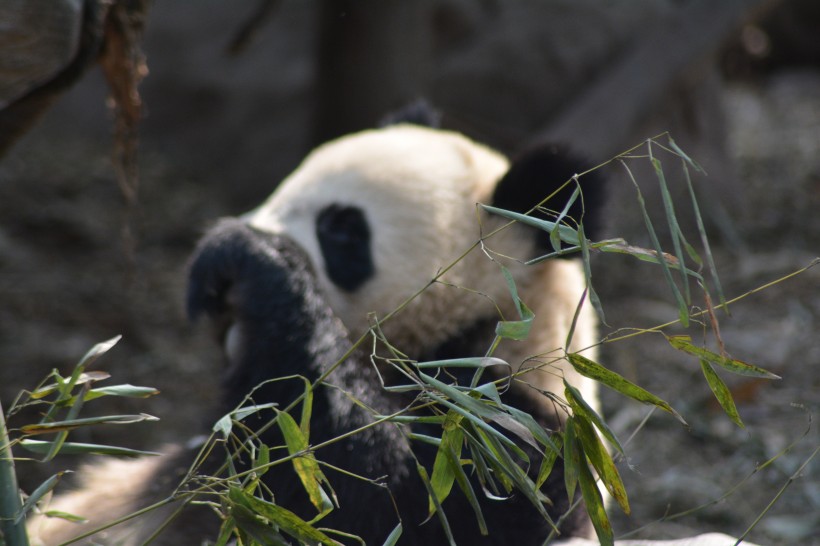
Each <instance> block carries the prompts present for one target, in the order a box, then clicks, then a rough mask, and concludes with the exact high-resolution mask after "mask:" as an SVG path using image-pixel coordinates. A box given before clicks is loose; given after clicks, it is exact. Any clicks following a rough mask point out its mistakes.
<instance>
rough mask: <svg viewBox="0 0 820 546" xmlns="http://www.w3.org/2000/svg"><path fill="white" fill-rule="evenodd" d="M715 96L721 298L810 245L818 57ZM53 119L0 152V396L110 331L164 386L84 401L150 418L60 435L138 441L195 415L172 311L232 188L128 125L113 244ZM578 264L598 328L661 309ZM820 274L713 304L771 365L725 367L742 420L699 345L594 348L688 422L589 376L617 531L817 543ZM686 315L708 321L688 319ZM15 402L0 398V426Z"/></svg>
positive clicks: (28, 470) (135, 365)
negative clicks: (600, 418)
mask: <svg viewBox="0 0 820 546" xmlns="http://www.w3.org/2000/svg"><path fill="white" fill-rule="evenodd" d="M725 99H726V104H727V108H728V112H729V123H730V137H731V138H730V143H731V149H732V154H733V156H734V158H735V159H736V161H737V167H738V175H739V176H740V177H741V179H742V180H743V181H744V184H745V186H746V190H747V192H748V193H747V195H745V196H739V197H738V200H737V202H734V203H729V204H727V208H728V211H727V212H728V215H729V216H730V217H731V218H732V219H733V221H734V223H733V224H732V226H733V227H732V228H731V229H729V228H727V230H726V231H725V232H723V233H720V234H718V236H717V237H715V242H716V244H717V246H716V249H715V255H716V259H717V262H718V269H719V272H720V274H721V280H722V282H723V286H724V289H725V292H726V296H727V298H734V297H736V296H740V295H742V294H745V293H747V292H749V291H751V290H754V289H757V288H760V287H763V286H764V285H766V284H767V283H770V282H772V281H774V280H776V279H779V278H781V277H783V276H785V275H787V274H789V273H792V272H794V271H797V270H799V269H801V268H803V267H806V266H807V265H809V264H810V263H811V262H812V260H813V259H814V258H815V257H816V256H818V255H820V73H818V72H816V71H815V72H790V73H781V74H780V75H779V76H777V77H773V78H769V79H766V80H763V81H761V82H759V83H757V84H756V85H737V86H733V87H731V88H729V89H728V90H727V91H726V96H725ZM59 107H60V106H59V105H58V108H59ZM77 115H78V123H82V119H83V118H82V115H81V114H77ZM80 126H81V125H80ZM53 129H54V128H53V127H52V126H51V125H50V124H49V120H48V119H46V121H45V123H44V124H43V125H41V126H40V127H38V128H37V129H35V131H33V132H32V133H31V134H29V135H28V136H27V137H26V138H25V139H24V140H23V141H22V142H21V143H20V144H19V145H18V146H17V147H16V148H15V149H14V150H13V151H12V153H11V154H10V155H9V156H7V157H6V158H4V159H3V161H2V162H0V399H2V400H3V403H4V407H6V408H7V407H8V406H9V404H10V402H11V400H12V399H13V398H14V396H15V395H16V393H17V392H18V391H19V390H20V389H23V388H30V387H32V386H34V385H35V384H36V382H37V381H38V380H39V379H40V378H41V377H42V376H43V375H45V374H46V373H48V371H49V370H50V369H52V368H59V369H60V370H63V371H65V370H67V369H68V368H69V367H70V365H71V364H72V363H73V362H74V361H75V360H76V359H78V358H79V357H80V356H81V355H82V354H83V353H84V352H85V351H86V350H87V349H88V348H90V347H91V346H92V345H93V344H94V343H96V342H98V341H102V340H105V339H108V338H110V337H112V336H114V335H117V334H123V336H124V337H123V340H122V341H121V342H120V344H119V345H118V346H117V348H115V349H114V350H113V351H112V352H111V353H110V354H109V355H107V356H106V357H104V360H103V361H101V363H100V366H101V367H102V368H103V369H105V370H107V371H109V372H111V373H112V374H113V375H114V379H115V380H116V382H122V383H126V382H127V383H133V384H142V385H151V386H155V387H158V388H160V389H161V390H162V391H163V392H162V395H161V396H158V397H155V398H153V399H150V400H146V401H134V400H119V401H106V402H102V401H101V402H100V404H99V407H100V409H99V410H95V411H111V412H117V413H136V412H146V413H150V414H153V415H157V416H160V417H161V418H162V422H161V423H146V424H139V425H135V426H130V427H120V428H114V427H110V428H105V429H97V430H92V431H90V432H84V433H82V434H81V435H79V437H77V438H76V440H77V441H91V442H115V443H116V442H118V443H121V444H124V445H128V446H131V447H137V448H144V449H145V448H147V449H150V448H152V447H156V445H158V444H161V443H163V442H166V441H172V440H174V439H176V438H179V437H180V436H182V435H183V434H185V433H187V432H189V431H190V430H192V427H193V428H196V427H197V426H199V425H200V424H201V423H202V420H203V417H202V415H201V414H200V413H199V412H198V410H197V409H196V407H194V406H192V405H190V404H185V403H181V402H182V401H185V400H187V399H190V397H192V396H196V397H197V398H200V399H207V398H211V397H212V396H213V392H214V390H213V389H214V383H215V381H216V379H217V378H218V376H219V364H220V362H219V355H218V354H216V350H215V349H214V348H213V346H212V345H211V344H210V343H209V340H207V339H205V337H206V336H204V335H203V333H202V332H199V331H198V330H197V329H195V328H191V327H190V326H189V325H188V324H187V322H186V320H185V317H184V313H183V310H182V299H183V293H184V271H185V263H186V258H187V256H188V254H189V253H190V251H191V249H192V248H193V245H194V244H195V241H196V240H197V238H198V236H199V235H200V234H201V233H202V231H203V230H204V229H205V228H206V227H207V225H208V224H209V223H210V222H212V221H213V220H214V219H215V218H217V217H219V216H220V215H224V214H236V213H239V212H242V211H243V210H244V209H243V207H245V206H246V205H249V204H250V203H245V202H241V203H237V202H232V201H231V200H230V199H226V198H224V194H225V193H226V192H227V190H226V189H224V187H223V188H222V189H216V188H215V187H214V186H213V185H208V184H205V183H204V182H203V178H202V177H200V176H199V175H197V174H194V173H191V172H190V171H186V170H185V169H184V168H180V167H179V166H178V165H177V164H176V163H175V162H174V160H173V157H172V155H171V153H170V152H169V151H168V150H165V149H163V148H162V147H161V146H156V145H152V144H151V143H150V142H146V143H144V146H143V148H142V152H141V153H142V157H141V164H142V167H141V168H142V176H141V184H142V185H141V188H140V209H139V211H138V213H137V214H136V216H135V218H134V219H133V221H134V225H135V226H136V227H137V228H138V229H137V231H138V236H139V239H138V249H137V253H136V255H135V260H134V261H133V262H131V261H129V260H128V259H126V257H125V255H124V245H123V239H122V237H121V234H120V230H121V226H122V225H123V216H124V214H125V212H124V207H123V206H122V205H121V197H120V195H119V190H118V188H117V186H116V183H115V182H114V180H115V178H114V173H113V169H112V167H111V164H110V160H109V150H110V140H108V139H106V138H97V137H95V138H84V137H83V136H82V132H80V134H79V135H78V136H77V138H67V137H66V133H65V132H62V133H61V132H59V131H56V132H55V131H54V130H53ZM224 161H230V157H225V158H224ZM595 266H596V267H597V269H596V272H595V273H594V278H595V279H596V281H597V286H598V291H599V293H600V295H601V298H602V300H603V302H604V307H605V310H606V312H607V319H608V320H607V321H608V323H609V328H608V329H607V330H606V333H610V334H612V337H618V334H619V332H624V331H623V330H621V329H622V328H634V327H638V328H646V327H651V326H654V325H657V324H662V323H665V322H667V321H669V320H673V319H674V318H675V316H676V312H675V308H674V306H673V305H672V304H671V303H670V302H671V298H670V296H669V294H668V292H667V289H666V287H665V285H664V283H663V279H662V277H661V275H660V273H659V272H658V271H656V270H655V269H654V268H653V267H652V266H650V265H647V264H643V263H639V262H637V261H634V262H633V261H630V260H629V259H627V258H622V259H618V258H610V257H600V258H596V263H595ZM818 288H820V266H818V267H815V268H813V269H811V270H809V271H807V272H804V273H802V274H800V275H798V276H795V277H793V278H790V279H788V280H784V281H783V282H780V283H777V284H775V285H773V286H769V287H766V288H765V289H763V290H761V291H758V292H755V293H753V294H751V295H749V296H748V297H745V298H743V299H742V300H740V301H739V302H736V303H733V304H732V305H731V306H730V311H731V316H726V315H724V314H720V321H721V332H722V336H723V339H724V340H725V342H726V347H727V350H728V351H729V352H730V353H731V354H732V356H734V357H735V358H738V359H741V360H745V361H748V362H751V363H754V364H756V365H759V366H762V367H764V368H766V369H768V370H770V371H773V372H774V373H777V374H778V375H780V376H782V378H783V379H782V380H780V381H776V382H770V381H759V380H751V379H748V378H742V377H737V378H735V377H726V379H727V382H728V383H729V384H730V386H731V387H732V389H733V393H734V395H735V397H736V400H737V402H738V407H739V411H740V415H741V417H742V418H743V420H744V422H745V424H746V428H745V429H739V428H737V427H736V426H734V425H733V424H732V423H731V422H730V421H729V419H728V418H726V417H725V416H724V415H722V414H721V411H720V409H719V408H718V407H717V405H716V404H715V403H714V401H713V398H712V397H711V396H710V393H709V391H708V388H707V386H706V384H705V381H704V379H703V377H702V375H701V372H700V370H699V366H698V363H697V362H696V361H694V360H693V359H692V358H690V357H687V356H686V355H683V354H682V353H679V352H678V351H676V350H674V349H672V348H671V347H669V346H668V344H667V343H666V342H665V341H664V340H663V338H662V337H660V336H657V335H651V334H650V335H641V336H638V337H636V338H632V339H628V340H622V341H617V342H612V343H607V344H606V345H605V346H604V353H603V355H604V356H603V358H604V360H605V362H606V363H607V364H608V365H610V366H611V367H612V368H613V369H615V370H617V371H619V372H620V373H623V374H624V375H626V376H627V377H629V378H631V379H633V380H635V381H636V382H638V383H639V384H641V385H642V386H644V387H646V388H648V389H649V390H651V391H652V392H654V393H656V394H658V395H659V396H661V397H663V398H664V399H666V400H668V401H669V402H670V403H671V404H672V405H673V406H674V407H675V408H676V409H677V410H678V411H679V412H680V413H682V414H683V415H684V417H685V418H686V419H687V421H688V422H689V424H690V425H691V430H686V429H684V428H683V427H681V426H680V425H679V424H678V423H677V422H676V421H674V419H672V418H670V417H669V416H666V415H660V414H659V413H660V412H656V413H655V414H653V415H652V416H651V417H650V418H649V419H648V420H647V421H646V423H645V424H644V425H643V426H640V423H641V422H642V421H643V419H644V417H645V416H646V414H647V412H648V410H647V408H646V407H643V406H639V405H637V404H632V403H629V402H625V401H624V400H623V399H622V398H620V397H619V396H617V395H614V394H611V393H604V403H605V408H606V410H607V413H608V418H609V421H610V422H611V423H612V425H613V427H614V428H615V429H616V432H618V433H620V436H621V438H622V439H626V438H630V440H629V443H628V449H627V452H628V458H627V460H626V461H624V462H623V463H622V465H621V471H622V474H623V476H624V478H625V480H626V484H627V491H628V492H629V495H630V499H631V502H632V506H633V514H632V516H631V518H626V517H623V516H616V529H617V531H618V532H619V533H621V534H623V533H626V532H629V531H631V530H634V529H637V528H640V527H641V526H645V525H649V527H648V528H647V529H645V530H644V531H641V533H640V535H639V536H651V537H653V538H662V537H667V536H669V537H673V536H680V535H685V534H692V533H694V532H705V531H709V530H717V531H723V532H727V533H735V534H740V533H743V532H744V531H745V530H746V529H747V528H749V527H753V529H752V530H751V532H750V534H749V539H750V540H753V541H755V542H759V543H761V544H800V545H803V544H807V545H808V544H820V539H818V538H817V537H820V477H818V470H817V469H818V465H817V461H816V460H814V461H812V462H811V463H810V464H808V465H806V466H805V467H804V466H803V465H804V463H806V462H807V461H808V460H809V459H810V458H811V457H812V456H813V454H814V453H815V452H816V450H817V448H818V444H820V442H818V439H820V436H819V435H818V432H817V426H816V423H814V424H813V423H812V421H813V420H816V419H817V416H818V410H820V394H818V393H820V339H818V334H817V333H818V331H820V290H818ZM670 331H671V332H676V331H677V330H675V329H672V330H670ZM689 333H691V334H692V335H693V337H694V338H695V339H696V341H697V340H699V339H700V338H701V336H702V335H703V336H705V338H706V339H711V334H710V333H709V332H708V331H706V330H704V333H703V334H701V330H699V329H698V328H697V327H696V328H694V329H692V330H690V332H689ZM710 343H711V342H710ZM724 377H725V375H724ZM103 408H105V409H104V410H103ZM89 409H90V408H89ZM24 418H25V416H12V419H13V421H12V424H13V425H19V424H22V423H21V422H20V421H23V420H24ZM638 429H640V430H639V431H638V432H637V433H636V434H635V435H634V437H631V435H632V433H633V432H634V431H636V430H638ZM75 463H76V461H71V460H64V461H62V462H61V464H62V465H63V466H68V467H71V466H72V465H74V464H75ZM766 463H768V464H766ZM21 472H22V473H23V474H22V476H21V478H22V485H23V487H25V488H29V489H30V488H32V487H33V486H34V485H36V484H37V483H38V481H39V480H41V479H42V478H43V477H44V476H46V475H48V474H47V470H46V469H41V468H39V467H35V466H32V465H21ZM781 489H782V494H780V492H781ZM727 494H728V496H726V497H725V498H724V496H725V495H727ZM770 503H773V505H772V506H771V507H770V508H768V506H769V504H770ZM704 504H706V505H707V506H704V507H703V508H701V509H697V510H694V511H693V513H692V514H690V515H685V516H681V517H676V518H673V519H670V520H668V521H663V522H658V520H659V519H661V518H663V517H664V516H671V515H675V514H678V513H680V512H685V511H689V510H692V509H694V508H696V507H698V506H701V505H704ZM758 516H762V519H761V520H760V521H759V522H758V523H756V524H755V521H756V518H757V517H758ZM653 522H654V524H653ZM650 524H653V525H650Z"/></svg>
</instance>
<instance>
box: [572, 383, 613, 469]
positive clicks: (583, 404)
mask: <svg viewBox="0 0 820 546" xmlns="http://www.w3.org/2000/svg"><path fill="white" fill-rule="evenodd" d="M564 389H565V391H564V394H565V396H566V397H567V402H569V404H570V406H571V407H572V411H573V413H575V414H580V415H582V416H583V417H584V418H586V419H588V420H589V421H590V422H591V423H592V424H593V425H595V428H597V429H598V430H600V431H601V434H603V435H604V438H606V440H607V441H608V442H609V443H610V444H611V445H612V446H613V447H615V449H617V450H618V451H619V452H620V453H621V454H624V448H623V446H622V445H621V443H620V442H619V441H618V438H617V437H616V436H615V433H614V432H612V430H611V429H610V428H609V426H608V425H607V424H606V423H605V422H604V420H603V419H601V416H600V415H598V413H597V412H596V411H595V410H594V409H592V407H590V405H589V404H587V401H586V400H584V397H583V396H581V392H580V391H579V390H578V389H576V388H575V387H573V386H572V385H570V384H569V383H567V381H566V379H565V380H564Z"/></svg>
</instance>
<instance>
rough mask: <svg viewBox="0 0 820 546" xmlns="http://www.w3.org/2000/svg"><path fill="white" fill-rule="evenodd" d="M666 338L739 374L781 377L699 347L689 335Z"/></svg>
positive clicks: (671, 343)
mask: <svg viewBox="0 0 820 546" xmlns="http://www.w3.org/2000/svg"><path fill="white" fill-rule="evenodd" d="M666 339H667V340H668V341H669V344H670V345H672V347H674V348H675V349H678V350H679V351H684V352H686V353H689V354H691V355H694V356H696V357H698V358H701V359H703V360H706V361H707V362H709V363H711V364H716V365H718V366H720V367H721V368H723V369H725V370H727V371H730V372H732V373H735V374H738V375H744V376H749V377H759V378H762V379H780V376H779V375H775V374H773V373H771V372H769V371H766V370H764V369H763V368H759V367H757V366H753V365H751V364H747V363H746V362H743V361H740V360H735V359H733V358H728V357H725V356H722V355H719V354H717V353H714V352H712V351H710V350H709V349H706V348H704V347H698V346H697V345H693V344H692V338H691V337H689V336H667V337H666Z"/></svg>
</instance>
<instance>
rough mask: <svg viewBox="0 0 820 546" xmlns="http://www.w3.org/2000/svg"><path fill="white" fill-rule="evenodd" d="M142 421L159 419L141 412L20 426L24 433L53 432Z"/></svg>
mask: <svg viewBox="0 0 820 546" xmlns="http://www.w3.org/2000/svg"><path fill="white" fill-rule="evenodd" d="M142 421H159V419H158V418H157V417H154V416H153V415H148V414H146V413H141V414H139V415H104V416H101V417H84V418H82V419H68V420H65V421H55V422H53V423H38V424H34V425H24V426H22V427H20V431H21V432H22V433H23V434H28V435H34V434H49V433H53V432H59V431H65V430H73V429H76V428H80V427H87V426H91V425H130V424H132V423H140V422H142Z"/></svg>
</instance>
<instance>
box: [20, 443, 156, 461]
mask: <svg viewBox="0 0 820 546" xmlns="http://www.w3.org/2000/svg"><path fill="white" fill-rule="evenodd" d="M20 446H21V447H22V448H24V449H25V450H27V451H29V452H31V453H38V454H43V453H49V452H50V450H51V449H53V446H54V442H44V441H42V440H29V439H24V440H20ZM59 451H60V453H63V454H64V455H82V454H85V455H114V456H116V457H141V456H143V455H161V453H157V452H154V451H139V450H136V449H128V448H125V447H117V446H106V445H100V444H83V443H78V442H63V443H62V444H61V446H60V449H59Z"/></svg>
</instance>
